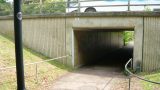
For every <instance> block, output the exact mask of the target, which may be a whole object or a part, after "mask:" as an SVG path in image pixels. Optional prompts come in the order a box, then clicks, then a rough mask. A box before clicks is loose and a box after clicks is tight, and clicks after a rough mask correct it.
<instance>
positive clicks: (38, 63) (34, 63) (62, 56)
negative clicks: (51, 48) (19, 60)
mask: <svg viewBox="0 0 160 90" xmlns="http://www.w3.org/2000/svg"><path fill="white" fill-rule="evenodd" d="M68 56H69V55H66V56H61V57H57V58H52V59H47V60H43V61H39V62H33V63H27V64H24V66H28V65H34V64H39V63H43V62H49V61H53V60H56V59H61V58H65V57H68ZM12 68H16V66H10V67H4V68H0V70H6V69H12Z"/></svg>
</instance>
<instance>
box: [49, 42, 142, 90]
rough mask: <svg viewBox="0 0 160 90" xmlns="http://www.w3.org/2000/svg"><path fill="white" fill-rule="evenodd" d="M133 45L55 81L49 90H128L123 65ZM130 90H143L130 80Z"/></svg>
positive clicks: (138, 84) (101, 57)
mask: <svg viewBox="0 0 160 90" xmlns="http://www.w3.org/2000/svg"><path fill="white" fill-rule="evenodd" d="M132 52H133V45H131V46H125V47H123V48H120V49H118V50H116V51H114V52H111V53H107V54H105V53H104V55H103V54H102V56H100V58H98V59H97V60H96V62H95V63H93V65H92V64H91V65H89V66H86V67H83V68H80V69H78V70H77V71H74V72H70V73H69V74H67V75H65V76H63V77H62V78H60V79H59V80H57V81H56V82H55V83H54V84H53V85H52V86H51V88H50V90H128V77H127V76H125V75H124V74H123V71H124V65H125V63H126V62H127V61H128V60H129V59H130V58H131V57H132ZM131 90H143V89H142V88H141V85H140V82H139V80H136V79H134V78H133V79H132V82H131Z"/></svg>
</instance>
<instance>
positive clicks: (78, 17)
mask: <svg viewBox="0 0 160 90" xmlns="http://www.w3.org/2000/svg"><path fill="white" fill-rule="evenodd" d="M159 16H160V14H159V13H156V12H134V13H133V12H110V13H109V12H108V13H95V14H90V13H88V14H87V13H86V14H85V13H82V14H59V15H50V16H41V15H40V16H25V17H24V18H23V42H24V45H25V46H27V47H29V48H31V49H33V50H35V51H37V52H40V53H42V54H44V55H46V56H49V57H58V56H63V55H72V56H70V57H68V58H67V59H65V60H61V62H63V63H64V64H67V65H73V64H75V63H74V56H73V51H74V48H73V46H74V42H73V40H74V30H78V29H81V30H87V29H93V28H97V29H132V30H134V31H135V41H134V42H135V46H134V62H133V65H134V68H135V69H136V67H137V65H139V66H138V67H142V70H143V71H152V70H156V69H159V68H160V67H159V65H158V64H160V62H159V53H160V50H158V48H159V46H160V45H159V39H158V38H159V30H160V27H159V26H158V25H159V23H160V22H159V21H160V19H159ZM0 32H1V33H3V34H6V35H8V36H10V37H12V38H13V19H12V17H10V16H6V17H0ZM143 34H144V35H143ZM102 36H103V35H102Z"/></svg>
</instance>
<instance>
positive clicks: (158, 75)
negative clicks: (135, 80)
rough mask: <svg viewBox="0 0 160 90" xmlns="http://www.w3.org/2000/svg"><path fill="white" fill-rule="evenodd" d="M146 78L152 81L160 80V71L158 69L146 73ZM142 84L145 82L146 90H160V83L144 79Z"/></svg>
mask: <svg viewBox="0 0 160 90" xmlns="http://www.w3.org/2000/svg"><path fill="white" fill-rule="evenodd" d="M144 78H145V79H148V80H151V81H156V82H160V72H159V71H157V72H153V73H151V74H148V75H144ZM142 84H143V88H144V90H160V85H157V84H153V83H149V82H146V81H142Z"/></svg>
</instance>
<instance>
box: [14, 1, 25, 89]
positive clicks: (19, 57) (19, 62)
mask: <svg viewBox="0 0 160 90" xmlns="http://www.w3.org/2000/svg"><path fill="white" fill-rule="evenodd" d="M21 2H22V1H21V0H14V34H15V53H16V72H17V90H25V81H24V66H23V46H22V13H21Z"/></svg>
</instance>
